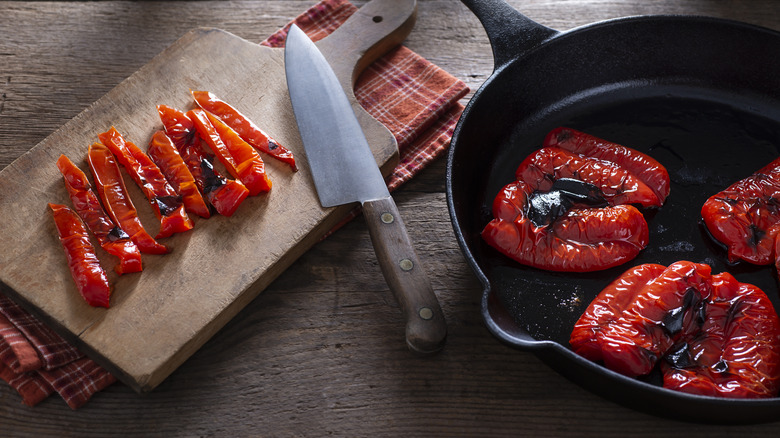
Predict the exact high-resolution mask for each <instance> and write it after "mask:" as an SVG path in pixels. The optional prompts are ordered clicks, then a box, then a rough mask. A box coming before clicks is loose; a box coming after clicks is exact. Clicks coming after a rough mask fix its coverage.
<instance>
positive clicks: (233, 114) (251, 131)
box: [192, 91, 298, 171]
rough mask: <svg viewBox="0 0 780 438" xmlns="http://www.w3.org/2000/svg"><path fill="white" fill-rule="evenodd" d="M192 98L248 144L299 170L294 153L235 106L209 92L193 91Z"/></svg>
mask: <svg viewBox="0 0 780 438" xmlns="http://www.w3.org/2000/svg"><path fill="white" fill-rule="evenodd" d="M192 97H194V98H195V102H197V104H198V106H200V107H201V108H202V109H204V110H206V111H208V112H210V113H211V114H214V115H215V116H217V117H218V118H220V119H221V120H222V121H223V122H225V124H227V125H228V126H230V127H231V128H232V129H233V130H234V131H236V132H237V133H238V135H240V136H241V138H243V139H244V140H245V141H246V142H247V143H249V144H251V145H252V146H254V147H255V148H257V149H258V150H260V151H262V152H265V153H266V154H269V155H271V156H272V157H274V158H276V159H277V160H279V161H282V162H284V163H287V164H289V165H290V167H292V170H294V171H297V170H298V167H297V166H296V164H295V157H294V156H293V153H292V151H290V150H288V149H287V148H285V147H284V146H282V145H281V144H279V142H277V141H276V140H274V139H273V138H271V136H269V135H268V134H266V133H265V132H264V131H263V130H262V129H260V128H259V127H258V126H257V125H256V124H255V123H254V122H252V121H251V120H250V119H249V118H247V117H246V116H245V115H243V114H242V113H241V112H239V111H238V110H237V109H235V108H234V107H233V106H231V105H230V104H228V103H226V102H225V101H223V100H221V99H220V98H218V97H217V96H215V95H214V94H213V93H210V92H208V91H192Z"/></svg>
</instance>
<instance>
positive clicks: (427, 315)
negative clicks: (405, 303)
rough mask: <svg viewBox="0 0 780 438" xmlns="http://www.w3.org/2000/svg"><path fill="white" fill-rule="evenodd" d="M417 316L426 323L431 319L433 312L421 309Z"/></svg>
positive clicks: (428, 309)
mask: <svg viewBox="0 0 780 438" xmlns="http://www.w3.org/2000/svg"><path fill="white" fill-rule="evenodd" d="M417 314H418V315H420V318H422V319H424V320H426V321H428V320H429V319H431V318H433V310H431V309H430V308H428V307H421V308H420V311H419V312H418V313H417Z"/></svg>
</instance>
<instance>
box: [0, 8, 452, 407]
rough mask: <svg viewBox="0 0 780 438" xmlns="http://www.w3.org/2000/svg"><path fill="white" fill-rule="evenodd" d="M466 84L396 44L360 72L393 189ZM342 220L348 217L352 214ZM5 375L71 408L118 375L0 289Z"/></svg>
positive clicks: (425, 156) (328, 13) (315, 33)
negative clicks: (392, 150)
mask: <svg viewBox="0 0 780 438" xmlns="http://www.w3.org/2000/svg"><path fill="white" fill-rule="evenodd" d="M356 10H357V7H355V6H354V5H352V4H351V3H349V2H348V1H346V0H323V1H321V2H320V3H318V4H316V5H315V6H312V7H311V8H310V9H309V10H307V11H306V12H305V13H303V14H301V15H300V16H298V17H297V18H296V19H295V20H294V21H293V22H292V23H290V24H288V25H287V26H285V27H284V28H283V29H280V30H279V31H277V32H276V33H274V34H273V35H272V36H271V37H269V38H268V39H267V40H266V41H264V42H263V43H262V44H264V45H267V46H271V47H281V46H282V45H283V44H284V39H285V37H286V35H287V30H288V29H289V27H290V25H292V24H293V23H295V24H296V25H298V27H300V28H301V29H303V30H304V31H305V32H306V33H307V34H308V35H309V37H310V38H312V39H313V40H315V41H316V40H319V39H322V38H323V37H325V36H327V35H328V34H330V33H331V32H332V31H333V30H335V29H336V28H338V27H339V26H340V25H341V23H343V22H344V21H346V19H347V18H349V16H350V15H352V14H353V13H354V12H355V11H356ZM467 93H468V88H467V87H466V84H464V83H463V82H462V81H460V80H458V79H457V78H455V77H453V76H452V75H450V74H449V73H447V72H445V71H444V70H442V69H441V68H439V67H437V66H435V65H433V64H432V63H430V62H429V61H427V60H425V59H424V58H422V57H420V56H419V55H417V54H415V53H414V52H412V51H411V50H409V49H408V48H406V47H403V46H399V47H398V48H396V49H394V50H393V51H391V52H390V53H388V54H386V55H385V56H383V57H382V58H380V59H378V60H377V61H376V62H374V63H373V64H372V65H371V66H369V67H368V68H367V70H366V71H365V72H364V73H363V74H362V75H361V76H360V78H359V79H358V81H357V83H356V85H355V95H356V97H357V99H358V101H359V102H360V103H361V105H363V107H364V108H365V109H366V110H367V111H368V112H369V113H370V114H371V115H372V116H373V117H374V118H376V119H377V120H379V121H380V122H382V123H383V124H384V125H385V126H387V127H388V129H389V130H390V131H391V132H392V133H393V134H394V135H395V138H396V140H397V141H398V146H399V151H400V163H399V164H398V166H397V167H396V168H395V169H394V171H393V172H392V174H391V175H390V176H389V177H388V180H387V183H388V187H389V188H390V189H391V190H393V189H395V188H397V187H398V186H400V185H401V184H403V183H404V182H406V181H408V180H409V179H410V178H412V177H413V176H414V175H415V174H416V173H417V172H418V171H420V170H421V169H423V168H424V167H425V166H426V165H427V164H428V163H430V162H431V161H432V160H433V159H434V158H436V157H437V156H439V155H441V153H442V152H444V151H445V150H446V148H447V146H449V141H450V137H451V136H452V131H453V130H454V129H455V124H456V123H457V120H458V118H459V117H460V114H461V112H462V111H463V107H462V105H460V103H459V102H458V101H459V100H460V99H461V98H463V97H464V96H465V95H466V94H467ZM356 214H358V211H355V212H353V213H352V215H350V217H348V218H346V219H345V222H346V221H347V220H349V219H351V218H352V217H354V215H356ZM0 379H3V380H5V381H6V382H8V384H9V385H10V386H11V387H12V388H14V389H15V390H16V391H18V392H19V394H20V395H21V397H22V402H23V403H25V404H27V405H30V406H34V405H35V404H37V403H39V402H40V401H42V400H44V399H46V398H47V397H48V396H49V395H51V394H53V393H54V392H57V393H58V394H59V395H60V396H61V397H62V398H63V399H64V400H65V402H66V403H67V404H68V406H70V407H71V408H72V409H77V408H78V407H79V406H81V405H83V404H84V403H86V402H87V401H88V400H89V399H90V397H92V395H94V394H95V393H97V392H99V391H101V390H103V389H104V388H106V387H107V386H109V385H111V384H112V383H114V382H115V381H116V378H114V377H113V376H112V375H111V374H109V373H108V372H107V371H106V370H104V369H103V368H101V367H99V366H98V365H97V364H96V363H95V362H94V361H92V360H91V359H89V358H87V357H84V355H83V354H82V353H81V352H79V351H78V350H77V349H76V348H74V347H73V346H71V345H70V344H68V343H67V342H66V341H65V340H64V339H62V338H61V337H60V336H59V335H57V334H56V333H54V332H53V331H52V330H51V329H50V328H49V327H47V326H46V325H44V324H43V323H41V322H40V321H38V320H37V319H36V318H34V317H33V316H31V315H30V314H28V313H27V312H26V311H25V310H23V309H22V308H21V307H19V306H18V305H16V304H15V303H13V302H12V301H11V300H9V299H8V298H6V297H5V296H4V295H2V294H0Z"/></svg>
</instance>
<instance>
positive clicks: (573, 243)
mask: <svg viewBox="0 0 780 438" xmlns="http://www.w3.org/2000/svg"><path fill="white" fill-rule="evenodd" d="M564 130H565V131H564ZM564 132H565V133H566V134H565V135H564V134H563V133H564ZM575 135H579V136H580V137H583V136H585V134H581V133H580V134H575V132H573V131H571V130H566V128H558V129H556V130H553V131H552V132H551V133H550V135H548V136H547V139H546V140H545V143H546V144H547V146H546V147H543V148H542V149H540V150H538V151H536V152H534V153H532V154H531V155H529V156H528V157H526V159H525V160H523V162H522V163H520V165H519V166H518V168H517V170H516V171H515V179H516V181H515V182H513V183H510V184H508V185H506V186H505V187H504V188H503V189H502V190H501V191H500V192H499V193H498V195H497V196H496V198H495V200H494V202H493V206H492V212H493V220H491V221H490V222H489V223H488V224H487V225H486V226H485V228H484V229H483V231H482V238H483V239H484V240H485V241H486V242H487V243H488V244H489V245H490V246H492V247H493V248H495V249H497V250H498V251H499V252H501V253H502V254H504V255H507V256H508V257H510V258H512V259H514V260H515V261H517V262H519V263H522V264H525V265H528V266H532V267H535V268H539V269H545V270H550V271H563V272H590V271H596V270H602V269H607V268H611V267H614V266H618V265H620V264H623V263H625V262H627V261H629V260H631V259H633V258H635V257H636V256H637V255H638V254H639V253H640V252H641V251H642V250H643V249H644V248H645V247H646V246H647V244H648V239H649V230H648V226H647V222H646V221H645V219H644V216H643V215H642V213H641V212H640V211H639V210H638V209H636V208H635V207H634V206H633V205H630V204H637V205H640V206H643V207H651V208H656V207H660V206H661V205H662V204H663V202H664V201H665V200H666V196H667V195H668V192H669V190H668V180H669V178H668V173H667V172H666V169H664V168H663V166H661V165H660V164H658V163H657V162H656V161H655V160H653V159H652V158H650V157H648V156H646V155H644V154H642V153H640V152H638V151H635V150H633V149H630V148H627V147H624V146H620V145H615V144H614V143H609V142H605V141H601V143H598V142H596V139H595V137H591V136H588V137H587V138H586V140H587V141H585V140H583V141H579V142H576V144H575V142H574V141H573V140H572V138H573V137H574V136H575ZM558 145H562V146H565V147H566V148H563V147H559V146H558ZM583 145H587V147H584V146H583ZM567 148H568V149H572V150H568V149H567ZM611 148H616V150H612V149H611ZM583 154H593V155H595V156H590V155H583ZM610 160H614V161H610ZM621 163H626V164H627V165H628V167H624V166H623V165H622V164H621ZM645 165H647V166H651V168H650V169H645V168H644V167H643V166H645ZM640 173H641V174H642V175H643V176H642V177H640V176H639V175H638V174H640ZM648 175H652V176H654V178H649V177H648ZM657 181H661V183H660V185H661V187H651V186H650V185H649V184H656V182H657ZM664 181H666V182H665V183H664ZM664 184H665V185H664Z"/></svg>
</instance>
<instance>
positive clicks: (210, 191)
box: [157, 105, 249, 216]
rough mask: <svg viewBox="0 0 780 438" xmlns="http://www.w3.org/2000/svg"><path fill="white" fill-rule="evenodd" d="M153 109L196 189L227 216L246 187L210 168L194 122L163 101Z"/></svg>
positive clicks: (237, 203)
mask: <svg viewBox="0 0 780 438" xmlns="http://www.w3.org/2000/svg"><path fill="white" fill-rule="evenodd" d="M157 111H158V112H159V114H160V119H161V120H162V122H163V125H164V126H165V132H166V134H167V135H168V137H170V139H171V140H172V141H173V144H175V145H176V148H177V149H178V151H179V154H181V157H182V159H183V160H184V163H185V164H186V165H187V168H188V169H189V171H190V173H192V176H193V178H195V183H196V184H197V185H198V189H199V190H200V192H201V193H203V195H204V196H206V199H207V200H208V201H209V203H210V204H211V205H212V206H214V209H215V210H217V213H219V214H221V215H223V216H231V215H232V214H233V213H235V211H236V209H238V206H239V205H241V203H242V202H243V201H244V199H246V197H247V196H249V190H248V189H247V188H246V187H244V185H243V184H241V182H239V181H235V180H228V179H225V178H224V177H222V176H221V175H220V174H219V173H218V172H217V171H216V169H214V166H213V165H212V164H211V160H210V159H209V157H208V156H207V155H206V153H205V152H204V151H203V149H202V148H201V146H200V138H199V137H198V135H197V131H196V129H195V124H194V122H193V121H192V120H190V118H189V117H187V115H186V114H184V113H183V112H181V111H179V110H177V109H174V108H171V107H169V106H165V105H158V106H157Z"/></svg>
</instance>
